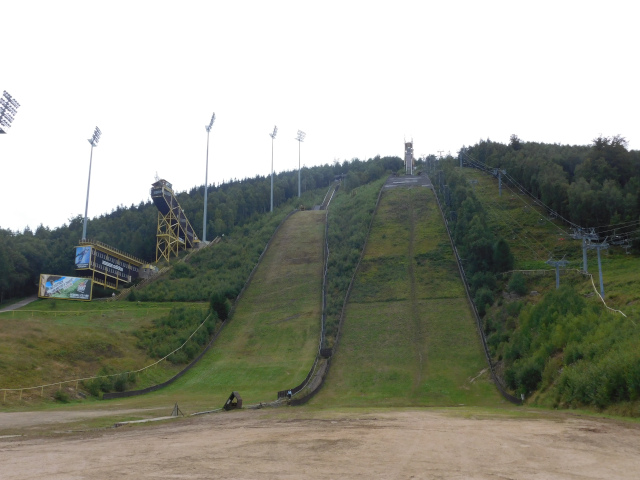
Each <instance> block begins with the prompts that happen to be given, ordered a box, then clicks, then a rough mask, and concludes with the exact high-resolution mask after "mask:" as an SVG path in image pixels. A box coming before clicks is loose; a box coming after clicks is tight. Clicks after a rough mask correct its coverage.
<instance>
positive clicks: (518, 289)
mask: <svg viewBox="0 0 640 480" xmlns="http://www.w3.org/2000/svg"><path fill="white" fill-rule="evenodd" d="M507 289H508V290H509V292H511V293H515V294H517V295H525V294H526V293H527V283H526V282H525V279H524V275H522V274H521V273H520V272H515V273H514V274H513V275H511V279H510V280H509V285H508V286H507Z"/></svg>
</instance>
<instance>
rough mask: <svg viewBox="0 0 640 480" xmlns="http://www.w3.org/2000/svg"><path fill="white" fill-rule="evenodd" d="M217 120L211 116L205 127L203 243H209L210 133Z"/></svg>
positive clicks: (214, 116) (214, 114) (214, 115)
mask: <svg viewBox="0 0 640 480" xmlns="http://www.w3.org/2000/svg"><path fill="white" fill-rule="evenodd" d="M215 120H216V112H213V115H211V121H210V122H209V125H205V127H204V129H205V130H206V131H207V164H206V168H205V170H204V217H203V219H202V242H203V243H204V244H206V243H207V190H208V189H209V133H210V132H211V127H213V122H214V121H215Z"/></svg>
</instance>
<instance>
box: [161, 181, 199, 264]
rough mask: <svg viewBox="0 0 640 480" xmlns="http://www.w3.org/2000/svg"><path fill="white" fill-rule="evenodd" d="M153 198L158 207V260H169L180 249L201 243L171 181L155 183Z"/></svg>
mask: <svg viewBox="0 0 640 480" xmlns="http://www.w3.org/2000/svg"><path fill="white" fill-rule="evenodd" d="M151 198H152V199H153V203H155V205H156V207H157V208H158V232H157V235H156V238H157V240H156V262H157V261H158V260H159V259H160V258H162V257H164V258H165V259H167V260H169V258H170V257H171V254H174V255H176V256H177V255H178V252H179V251H180V249H187V248H193V247H195V246H197V245H198V244H199V243H200V240H199V239H198V237H197V236H196V234H195V232H194V230H193V227H192V226H191V224H190V223H189V220H188V219H187V216H186V215H185V213H184V210H182V207H180V204H179V203H178V199H177V198H176V196H175V195H174V193H173V189H172V188H171V184H170V183H169V182H167V181H166V180H162V179H160V180H157V181H156V182H155V183H153V184H152V185H151Z"/></svg>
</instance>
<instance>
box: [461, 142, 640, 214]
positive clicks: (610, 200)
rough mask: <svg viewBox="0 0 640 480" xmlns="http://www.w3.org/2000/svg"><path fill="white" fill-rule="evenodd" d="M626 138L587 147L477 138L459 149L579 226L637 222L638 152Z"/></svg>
mask: <svg viewBox="0 0 640 480" xmlns="http://www.w3.org/2000/svg"><path fill="white" fill-rule="evenodd" d="M627 146H628V142H627V141H626V140H625V138H624V137H622V136H620V135H615V136H613V137H603V136H599V137H597V138H595V139H594V140H593V143H592V144H591V145H587V146H570V145H558V144H543V143H536V142H524V141H522V140H521V139H519V138H518V136H517V135H512V136H511V140H510V143H509V144H508V145H505V144H501V143H497V142H492V141H491V140H481V141H480V142H478V143H477V144H476V145H473V146H471V147H468V148H465V147H463V148H462V152H464V153H466V154H468V155H469V156H470V157H471V158H473V159H475V160H477V161H478V162H481V163H484V164H486V165H487V166H489V167H493V168H500V169H505V170H506V171H507V173H508V174H509V175H510V176H512V177H513V178H514V179H516V181H517V182H518V183H519V184H520V185H522V186H523V187H524V188H525V189H526V190H527V191H529V192H530V193H532V194H533V195H534V196H535V197H536V198H538V199H539V200H541V201H542V203H544V204H545V205H547V206H549V207H550V208H552V209H553V210H554V211H556V212H557V213H559V214H560V215H562V216H563V217H564V218H566V219H568V220H570V221H571V222H573V223H575V224H577V225H580V226H582V227H600V226H606V225H614V224H623V223H625V222H634V221H638V220H640V151H638V150H628V149H627Z"/></svg>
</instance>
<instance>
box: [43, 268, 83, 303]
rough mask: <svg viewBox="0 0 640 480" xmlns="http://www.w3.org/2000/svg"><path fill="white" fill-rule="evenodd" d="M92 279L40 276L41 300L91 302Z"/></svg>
mask: <svg viewBox="0 0 640 480" xmlns="http://www.w3.org/2000/svg"><path fill="white" fill-rule="evenodd" d="M91 293H92V285H91V279H90V278H78V277H65V276H62V275H45V274H41V275H40V286H39V288H38V296H39V297H40V298H62V299H65V300H85V301H86V300H91Z"/></svg>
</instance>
